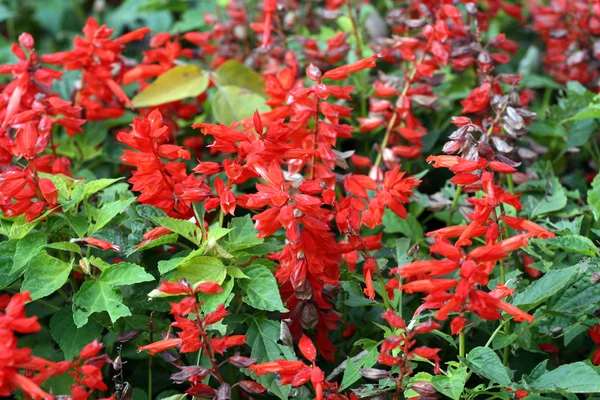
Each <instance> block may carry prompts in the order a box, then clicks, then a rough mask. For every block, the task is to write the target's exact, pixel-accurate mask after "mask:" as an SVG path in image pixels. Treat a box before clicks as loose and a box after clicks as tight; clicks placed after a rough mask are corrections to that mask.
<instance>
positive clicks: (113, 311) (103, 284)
mask: <svg viewBox="0 0 600 400" xmlns="http://www.w3.org/2000/svg"><path fill="white" fill-rule="evenodd" d="M153 280H154V277H153V276H152V275H150V274H149V273H147V272H146V271H145V270H144V268H143V267H141V266H139V265H136V264H131V263H119V264H114V265H111V266H109V267H108V268H106V269H104V271H103V272H102V274H101V275H100V277H99V278H98V279H97V280H93V281H87V282H85V283H84V284H83V285H82V286H81V288H80V289H79V291H78V292H77V293H76V294H75V296H73V303H74V305H75V306H76V307H78V309H77V310H76V311H75V313H74V317H73V319H74V321H75V325H76V326H77V327H78V328H80V327H82V326H84V325H85V324H86V323H87V322H88V317H89V316H90V315H91V314H93V313H96V312H102V311H106V312H107V313H108V315H109V316H110V319H111V321H112V322H113V323H114V322H115V321H117V320H118V319H119V318H121V317H127V316H129V315H131V311H129V308H128V307H127V306H126V305H125V304H123V297H122V296H121V294H120V293H119V292H118V286H128V285H133V284H135V283H141V282H149V281H153Z"/></svg>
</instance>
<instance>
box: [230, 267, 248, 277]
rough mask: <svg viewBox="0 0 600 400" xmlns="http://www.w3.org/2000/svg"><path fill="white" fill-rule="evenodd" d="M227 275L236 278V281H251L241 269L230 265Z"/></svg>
mask: <svg viewBox="0 0 600 400" xmlns="http://www.w3.org/2000/svg"><path fill="white" fill-rule="evenodd" d="M227 275H229V276H231V277H233V278H235V279H250V277H249V276H248V275H246V274H245V273H244V271H242V270H241V269H240V268H238V267H236V266H233V265H230V266H229V267H227Z"/></svg>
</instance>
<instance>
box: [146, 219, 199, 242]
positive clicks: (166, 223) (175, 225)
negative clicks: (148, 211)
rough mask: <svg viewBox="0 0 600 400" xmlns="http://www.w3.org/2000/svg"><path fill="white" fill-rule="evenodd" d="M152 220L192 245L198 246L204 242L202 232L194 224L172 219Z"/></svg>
mask: <svg viewBox="0 0 600 400" xmlns="http://www.w3.org/2000/svg"><path fill="white" fill-rule="evenodd" d="M152 220H153V221H154V222H156V223H157V224H158V225H160V226H163V227H165V228H167V229H168V230H170V231H172V232H175V233H178V234H179V235H181V236H183V237H184V238H186V239H187V240H189V241H190V242H192V243H196V244H198V243H200V241H202V231H201V230H200V228H198V226H197V225H196V224H194V223H193V222H190V221H188V220H185V219H175V218H171V217H154V218H152Z"/></svg>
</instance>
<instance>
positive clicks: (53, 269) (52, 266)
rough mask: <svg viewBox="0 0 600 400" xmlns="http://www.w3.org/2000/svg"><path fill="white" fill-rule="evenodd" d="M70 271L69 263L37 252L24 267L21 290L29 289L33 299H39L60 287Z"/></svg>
mask: <svg viewBox="0 0 600 400" xmlns="http://www.w3.org/2000/svg"><path fill="white" fill-rule="evenodd" d="M70 272H71V265H69V264H67V263H66V262H64V261H61V260H59V259H58V258H54V257H51V256H49V255H48V254H47V253H46V252H42V253H38V254H37V255H36V256H35V257H34V258H33V259H32V260H31V261H29V264H28V265H27V268H26V269H25V278H24V279H23V285H22V286H21V290H29V292H30V295H31V298H32V299H33V300H37V299H41V298H42V297H46V296H48V295H50V294H52V293H54V292H55V291H56V290H58V289H60V288H61V287H62V285H64V284H65V282H66V281H67V279H68V278H69V273H70Z"/></svg>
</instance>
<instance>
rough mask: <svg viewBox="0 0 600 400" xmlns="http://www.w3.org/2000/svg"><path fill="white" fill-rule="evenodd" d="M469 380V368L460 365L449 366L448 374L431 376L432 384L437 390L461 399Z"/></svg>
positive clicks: (458, 399)
mask: <svg viewBox="0 0 600 400" xmlns="http://www.w3.org/2000/svg"><path fill="white" fill-rule="evenodd" d="M466 380H467V369H466V368H465V367H458V368H455V369H450V368H448V372H447V375H435V376H434V377H432V378H431V384H432V385H433V387H435V390H437V391H438V392H440V393H441V394H443V395H445V396H448V397H450V398H451V399H454V400H460V397H461V395H462V392H463V390H464V388H465V382H466Z"/></svg>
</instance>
